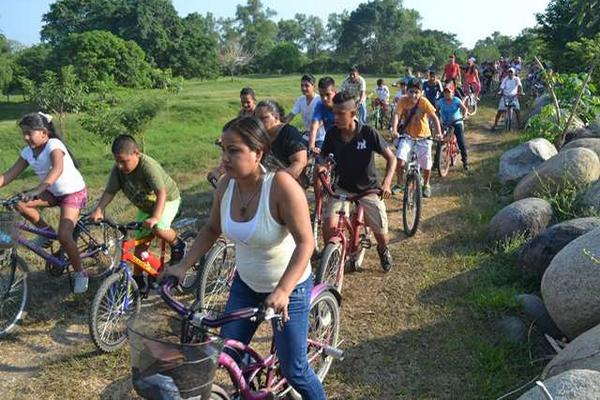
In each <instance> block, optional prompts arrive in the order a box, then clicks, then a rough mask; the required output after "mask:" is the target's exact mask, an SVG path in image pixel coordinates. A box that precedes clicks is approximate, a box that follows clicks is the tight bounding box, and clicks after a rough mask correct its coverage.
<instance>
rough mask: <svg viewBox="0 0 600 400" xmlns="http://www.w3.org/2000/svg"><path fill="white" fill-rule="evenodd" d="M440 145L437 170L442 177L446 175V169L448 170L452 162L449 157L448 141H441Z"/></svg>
mask: <svg viewBox="0 0 600 400" xmlns="http://www.w3.org/2000/svg"><path fill="white" fill-rule="evenodd" d="M440 147H441V148H440V155H439V158H438V163H437V171H438V175H439V176H440V177H442V178H444V177H446V176H447V175H448V171H450V164H452V160H451V157H450V145H449V144H448V143H442V144H441V146H440Z"/></svg>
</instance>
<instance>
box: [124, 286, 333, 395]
mask: <svg viewBox="0 0 600 400" xmlns="http://www.w3.org/2000/svg"><path fill="white" fill-rule="evenodd" d="M176 283H177V281H176V279H174V278H172V277H170V278H168V279H165V281H164V282H163V283H162V284H161V287H160V291H161V297H162V298H163V300H164V301H165V302H166V304H167V305H168V306H169V308H170V309H173V310H175V311H176V312H177V314H178V315H179V316H180V317H181V320H178V321H177V324H176V325H175V327H174V324H173V323H172V321H171V322H169V321H168V320H169V318H166V320H167V322H166V323H160V322H159V321H158V320H157V319H163V320H165V318H163V317H164V315H163V317H160V312H158V313H157V311H156V310H155V309H154V310H153V312H152V314H151V315H149V317H150V318H151V319H152V320H146V321H145V320H144V319H143V318H142V315H139V316H137V317H135V318H132V319H131V320H130V322H129V324H128V333H129V339H130V345H131V362H132V376H133V385H134V388H135V389H136V391H137V392H138V394H140V395H142V396H145V397H147V396H149V395H152V396H153V397H152V398H202V399H212V400H227V399H246V400H263V399H275V398H284V397H286V396H289V397H291V398H293V399H300V395H299V394H298V393H296V392H295V391H294V390H293V388H292V387H291V386H290V385H289V384H287V382H286V379H285V378H284V377H283V376H282V375H281V374H280V371H279V361H278V359H277V355H276V351H275V344H274V342H273V341H272V342H271V347H270V351H269V352H268V354H267V355H266V356H265V357H262V356H261V355H260V354H259V353H258V352H257V351H256V350H254V349H253V348H252V347H250V346H249V345H246V344H243V343H241V342H238V341H236V340H231V339H222V338H220V337H219V336H217V335H215V334H214V333H212V332H211V331H210V329H214V328H218V327H221V326H222V325H224V324H226V323H229V322H232V321H236V320H240V319H250V320H252V321H271V322H272V323H273V324H274V325H275V329H276V326H277V324H279V323H280V322H281V316H279V315H275V314H274V313H273V310H272V309H266V310H265V309H262V308H242V309H239V310H236V311H234V312H230V313H224V314H221V315H219V316H213V315H207V314H206V313H203V312H200V311H198V308H197V303H196V304H194V305H192V306H191V308H187V307H185V306H184V305H183V304H181V303H180V302H179V301H177V300H176V299H175V298H174V297H173V295H172V294H171V291H172V289H173V288H174V287H175V286H176ZM339 307H340V295H339V293H338V292H337V291H336V290H335V289H334V288H332V287H331V286H327V285H323V284H320V285H317V286H315V287H314V288H313V290H312V292H311V301H310V315H309V334H308V361H309V363H310V364H311V367H312V368H313V369H314V371H315V373H316V374H317V376H318V377H319V379H321V380H323V379H324V378H325V376H326V375H327V372H328V371H329V368H330V366H331V363H332V361H333V358H338V359H341V358H342V357H343V352H342V351H341V350H340V349H338V348H337V347H336V345H337V344H338V335H339V328H340V309H339ZM157 316H158V317H157ZM171 320H172V318H171ZM177 325H179V326H180V327H181V330H180V332H181V333H180V335H178V337H177V339H175V340H173V336H174V335H173V331H178V329H177ZM161 327H164V329H161ZM165 332H166V335H164V333H165ZM166 336H171V340H168V339H167V338H166ZM223 348H226V349H227V348H229V349H231V350H234V351H235V352H237V353H238V354H240V355H241V359H242V360H244V361H242V362H240V364H238V362H236V361H235V360H234V358H233V357H232V356H230V355H229V353H228V352H227V351H222V350H223ZM246 361H247V362H246ZM219 368H221V369H223V370H225V371H226V372H227V373H228V375H229V378H230V380H231V382H232V383H233V386H232V388H231V389H230V390H229V391H226V390H225V389H224V388H222V387H221V386H219V385H217V384H215V383H214V378H215V375H216V374H217V370H218V369H219ZM158 392H160V393H161V395H163V396H164V397H158V396H157V393H158ZM169 396H175V397H169ZM177 396H180V397H177ZM197 396H200V397H197Z"/></svg>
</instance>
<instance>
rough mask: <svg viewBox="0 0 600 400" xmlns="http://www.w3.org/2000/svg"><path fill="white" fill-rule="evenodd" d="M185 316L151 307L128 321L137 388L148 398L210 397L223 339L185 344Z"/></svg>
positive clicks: (209, 338) (216, 338)
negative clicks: (181, 317) (183, 324)
mask: <svg viewBox="0 0 600 400" xmlns="http://www.w3.org/2000/svg"><path fill="white" fill-rule="evenodd" d="M180 332H181V319H180V318H175V317H173V312H172V311H170V310H162V309H161V308H158V309H157V308H153V307H149V308H148V309H146V310H142V312H141V313H140V314H137V315H135V316H134V317H132V318H131V319H130V320H129V322H128V323H127V333H128V335H129V346H130V349H131V372H132V381H133V387H134V389H135V391H136V392H137V394H139V395H140V396H142V397H144V398H146V399H153V400H154V399H157V400H158V399H191V398H193V399H207V400H208V399H210V392H211V388H212V382H213V380H214V378H215V374H216V372H217V368H218V366H219V355H220V354H221V350H223V340H222V339H221V338H219V337H217V336H212V335H211V336H207V338H206V340H205V341H203V342H201V343H194V344H181V341H180V336H179V334H180Z"/></svg>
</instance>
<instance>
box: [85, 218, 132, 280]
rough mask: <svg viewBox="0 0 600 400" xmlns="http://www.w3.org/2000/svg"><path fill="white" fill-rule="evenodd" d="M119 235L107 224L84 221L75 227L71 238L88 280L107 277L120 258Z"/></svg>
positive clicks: (116, 230)
mask: <svg viewBox="0 0 600 400" xmlns="http://www.w3.org/2000/svg"><path fill="white" fill-rule="evenodd" d="M121 236H122V235H121V233H120V232H119V230H118V229H115V228H112V227H110V226H109V225H108V224H103V223H93V222H91V221H86V222H84V223H82V224H79V223H78V224H77V225H75V229H74V233H73V238H74V239H75V242H76V243H77V249H78V250H79V254H89V255H90V256H88V257H82V258H81V266H82V267H83V269H84V271H86V272H87V274H88V276H89V277H90V278H102V277H104V276H106V275H108V274H109V273H110V272H111V271H112V269H113V268H114V267H115V265H117V263H118V262H119V259H120V257H121V246H119V243H120V241H121Z"/></svg>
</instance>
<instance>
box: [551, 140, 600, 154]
mask: <svg viewBox="0 0 600 400" xmlns="http://www.w3.org/2000/svg"><path fill="white" fill-rule="evenodd" d="M576 147H583V148H586V149H590V150H592V151H593V152H594V153H596V155H597V156H598V157H600V138H595V137H586V138H582V139H576V140H573V141H571V142H569V143H567V144H565V145H564V146H563V147H562V148H561V149H560V151H565V150H567V149H574V148H576Z"/></svg>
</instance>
